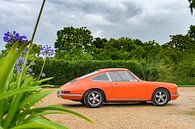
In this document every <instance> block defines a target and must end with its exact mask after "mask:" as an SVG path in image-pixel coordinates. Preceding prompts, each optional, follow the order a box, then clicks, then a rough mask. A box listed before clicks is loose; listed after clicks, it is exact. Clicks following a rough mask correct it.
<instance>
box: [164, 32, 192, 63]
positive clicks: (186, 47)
mask: <svg viewBox="0 0 195 129" xmlns="http://www.w3.org/2000/svg"><path fill="white" fill-rule="evenodd" d="M170 37H171V41H170V42H168V43H166V44H164V45H163V47H164V48H166V50H167V51H168V53H169V57H170V58H172V61H173V62H175V63H178V60H179V59H180V58H181V56H182V54H183V53H184V52H188V51H193V49H194V46H195V42H194V40H192V38H191V37H189V36H187V35H181V34H177V35H171V36H170Z"/></svg>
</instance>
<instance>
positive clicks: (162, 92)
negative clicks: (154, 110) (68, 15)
mask: <svg viewBox="0 0 195 129" xmlns="http://www.w3.org/2000/svg"><path fill="white" fill-rule="evenodd" d="M169 97H170V96H169V92H168V91H167V90H166V89H164V88H159V89H157V90H155V91H154V93H153V96H152V103H153V105H157V106H164V105H166V104H167V103H168V101H169Z"/></svg>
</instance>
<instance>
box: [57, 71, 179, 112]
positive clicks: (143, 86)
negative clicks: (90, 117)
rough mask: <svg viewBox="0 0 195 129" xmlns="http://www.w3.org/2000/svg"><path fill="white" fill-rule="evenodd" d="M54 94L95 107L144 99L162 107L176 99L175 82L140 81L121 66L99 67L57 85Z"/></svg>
mask: <svg viewBox="0 0 195 129" xmlns="http://www.w3.org/2000/svg"><path fill="white" fill-rule="evenodd" d="M57 94H58V97H61V98H63V99H68V100H73V101H80V102H81V103H83V104H85V105H86V106H88V107H92V108H97V107H100V106H101V105H102V104H103V103H104V102H132V101H135V102H147V101H152V103H153V105H157V106H163V105H166V104H167V103H168V102H169V101H170V100H175V99H177V98H178V96H179V94H178V91H177V85H176V84H172V83H165V82H149V81H142V80H140V79H139V78H138V77H137V76H135V75H134V74H133V73H132V72H130V71H129V70H128V69H125V68H107V69H100V70H97V71H94V72H92V73H89V74H87V75H84V76H82V77H79V78H76V79H74V80H72V81H70V82H68V83H66V84H65V85H63V86H62V87H61V90H59V91H58V93H57Z"/></svg>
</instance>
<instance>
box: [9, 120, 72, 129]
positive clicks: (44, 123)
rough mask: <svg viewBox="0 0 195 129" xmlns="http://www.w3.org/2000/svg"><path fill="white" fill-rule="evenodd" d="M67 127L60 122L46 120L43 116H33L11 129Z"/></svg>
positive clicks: (65, 128) (64, 128)
mask: <svg viewBox="0 0 195 129" xmlns="http://www.w3.org/2000/svg"><path fill="white" fill-rule="evenodd" d="M38 128H39V129H68V128H67V127H64V126H63V125H61V124H57V123H54V122H52V121H48V120H46V119H44V118H34V119H31V120H30V121H28V122H27V123H24V124H22V125H18V126H16V127H13V128H11V129H38Z"/></svg>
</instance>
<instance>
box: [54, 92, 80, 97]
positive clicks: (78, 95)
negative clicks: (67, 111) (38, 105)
mask: <svg viewBox="0 0 195 129" xmlns="http://www.w3.org/2000/svg"><path fill="white" fill-rule="evenodd" d="M57 95H58V97H60V96H75V97H80V96H83V95H82V94H71V93H66V94H63V93H61V91H58V92H57Z"/></svg>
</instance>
